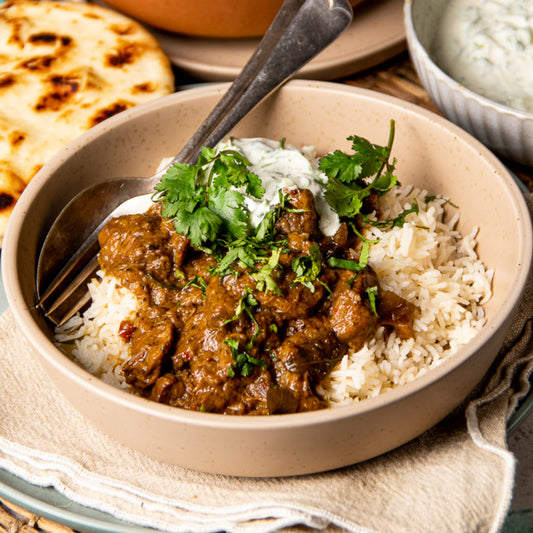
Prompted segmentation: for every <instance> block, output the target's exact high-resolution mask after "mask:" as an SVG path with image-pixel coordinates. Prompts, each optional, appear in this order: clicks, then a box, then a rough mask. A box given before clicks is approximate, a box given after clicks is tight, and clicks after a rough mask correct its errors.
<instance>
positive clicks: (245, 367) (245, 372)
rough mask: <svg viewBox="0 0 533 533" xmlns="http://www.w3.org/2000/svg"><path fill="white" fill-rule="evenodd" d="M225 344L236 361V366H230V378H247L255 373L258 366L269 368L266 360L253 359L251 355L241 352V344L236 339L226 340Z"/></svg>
mask: <svg viewBox="0 0 533 533" xmlns="http://www.w3.org/2000/svg"><path fill="white" fill-rule="evenodd" d="M224 342H225V343H226V344H227V345H228V346H229V348H230V350H231V355H232V357H233V359H234V360H235V364H234V365H232V366H230V368H229V370H228V376H229V377H231V378H233V377H235V376H237V375H240V376H243V377H246V376H249V375H250V374H251V373H252V372H253V371H254V368H255V367H256V366H261V367H263V368H266V367H267V362H266V361H265V360H264V359H259V358H257V357H253V356H251V355H250V354H249V353H247V352H245V351H241V350H239V342H238V341H237V340H236V339H224Z"/></svg>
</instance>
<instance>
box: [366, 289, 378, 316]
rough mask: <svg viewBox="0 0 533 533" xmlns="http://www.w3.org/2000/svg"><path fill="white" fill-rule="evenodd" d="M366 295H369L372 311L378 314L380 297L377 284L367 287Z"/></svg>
mask: <svg viewBox="0 0 533 533" xmlns="http://www.w3.org/2000/svg"><path fill="white" fill-rule="evenodd" d="M365 292H366V295H367V296H368V301H369V303H370V308H371V309H372V312H373V313H374V314H375V315H376V316H378V309H377V298H378V287H377V285H373V286H372V287H368V288H367V289H365Z"/></svg>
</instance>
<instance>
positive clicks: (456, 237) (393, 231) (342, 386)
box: [56, 187, 493, 406]
mask: <svg viewBox="0 0 533 533" xmlns="http://www.w3.org/2000/svg"><path fill="white" fill-rule="evenodd" d="M426 196H427V193H426V191H423V190H418V189H413V188H411V187H409V188H406V189H398V190H396V191H391V192H390V193H388V194H387V195H385V196H384V197H383V198H382V199H381V209H382V219H394V218H395V217H397V216H398V215H399V214H400V213H402V212H403V211H404V210H405V209H409V208H410V207H411V205H412V203H413V201H414V200H415V199H416V201H417V202H418V206H419V212H418V213H410V214H408V215H407V217H406V219H405V224H404V225H403V226H401V227H393V228H388V229H380V228H378V227H374V226H370V227H369V228H368V229H366V230H365V237H366V238H367V239H369V240H377V241H378V242H377V243H375V244H372V245H371V248H370V261H369V262H370V265H371V267H372V268H373V269H374V270H375V272H376V274H377V276H378V279H379V281H380V284H381V285H382V287H383V288H385V289H388V290H391V291H393V292H395V293H396V294H398V295H400V296H402V297H403V298H405V299H406V300H408V301H409V302H411V303H412V304H414V305H415V317H414V324H413V327H414V332H415V335H414V337H413V338H410V339H406V340H405V339H400V338H399V337H397V336H396V334H395V333H394V332H393V333H388V332H386V331H385V328H383V327H380V328H379V329H378V331H377V332H376V334H375V336H374V337H373V338H372V339H371V340H369V341H368V342H367V343H366V344H365V346H364V347H363V348H362V349H361V350H359V351H358V352H356V353H350V354H347V355H345V356H344V357H343V358H342V360H341V361H340V362H339V363H338V364H337V365H336V367H335V368H334V369H333V371H332V372H331V374H330V375H329V377H328V378H327V380H325V381H324V382H323V383H322V386H321V390H320V391H319V392H320V393H321V394H322V395H323V396H324V398H325V399H327V400H328V401H329V402H330V405H332V406H335V405H342V404H346V403H350V402H354V401H360V400H363V399H365V398H370V397H374V396H377V395H379V394H382V393H384V392H386V391H388V390H391V389H393V388H395V387H397V386H399V385H402V384H405V383H408V382H410V381H412V380H413V379H416V378H417V377H418V376H420V375H422V374H424V373H426V372H427V371H428V370H430V369H431V368H434V367H436V366H438V365H439V364H440V363H441V362H442V361H444V360H445V359H447V358H449V357H451V356H453V355H454V354H455V353H456V351H457V349H458V348H459V347H460V346H462V345H464V344H466V343H468V342H469V341H470V340H471V339H472V338H473V337H474V336H475V335H476V333H477V332H478V331H479V330H480V329H481V328H482V327H483V325H484V323H485V316H484V312H483V308H482V307H481V306H482V305H483V304H484V303H485V302H486V301H487V300H488V299H489V298H490V296H491V284H492V277H493V271H492V270H488V271H487V270H486V269H485V267H484V265H483V263H482V262H481V260H480V259H479V258H478V257H477V254H476V252H475V248H476V240H475V239H476V235H477V231H478V230H477V229H474V230H473V231H472V232H471V233H470V234H469V235H467V236H462V235H461V234H460V233H459V232H458V231H456V229H455V227H456V225H457V222H458V219H459V213H458V212H457V213H455V214H454V216H453V217H452V218H451V219H450V220H449V221H446V218H445V206H446V203H447V201H446V200H444V199H436V200H432V201H431V202H429V203H427V205H426ZM90 292H91V297H92V304H91V306H90V308H89V309H88V310H87V311H86V312H85V313H84V314H83V316H82V317H80V316H76V317H74V318H73V319H71V320H70V321H69V322H68V323H67V324H65V325H64V326H63V327H61V328H59V329H58V330H57V336H56V340H57V342H58V343H60V344H61V345H62V346H63V347H64V346H65V343H67V344H69V345H70V346H71V349H70V350H69V351H70V353H71V354H72V356H73V358H74V359H75V360H76V361H77V362H78V363H79V364H80V365H81V366H82V367H83V368H85V369H86V370H88V371H89V372H91V373H92V374H94V375H96V376H98V377H100V378H102V379H103V380H105V381H107V382H108V383H112V384H114V385H116V386H119V387H125V388H127V385H126V383H125V381H124V377H123V375H122V372H121V365H122V363H123V362H124V361H125V360H127V358H128V356H129V354H128V345H127V344H126V343H125V341H124V340H123V339H122V338H121V337H120V335H119V327H120V324H121V322H122V321H123V320H127V319H130V318H131V317H132V316H133V315H134V314H135V312H136V309H137V301H136V299H135V297H134V296H133V295H132V294H131V293H130V292H129V291H128V290H126V289H124V288H122V287H120V286H118V285H117V284H116V282H115V280H114V279H113V278H111V277H109V276H105V275H104V274H103V273H99V279H95V280H93V281H92V282H91V284H90Z"/></svg>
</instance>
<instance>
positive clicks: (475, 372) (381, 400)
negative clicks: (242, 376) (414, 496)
mask: <svg viewBox="0 0 533 533" xmlns="http://www.w3.org/2000/svg"><path fill="white" fill-rule="evenodd" d="M226 89H227V84H210V85H208V86H204V87H201V88H198V89H191V90H189V91H183V92H180V93H175V94H172V95H169V96H166V97H163V98H160V99H159V100H156V101H154V102H151V103H148V104H143V105H141V106H138V107H135V108H133V109H131V110H127V111H124V112H123V113H120V114H118V115H116V116H114V117H112V118H110V119H108V120H106V121H104V122H103V123H102V124H100V125H98V126H96V127H94V128H93V129H91V130H90V131H88V132H87V133H85V134H84V135H82V136H81V137H79V138H78V139H76V140H75V141H73V142H72V143H71V144H69V145H68V146H67V147H65V148H64V149H63V150H62V151H61V152H59V153H58V154H57V156H55V157H54V158H53V159H52V160H51V161H49V162H48V163H47V164H46V165H45V166H44V167H43V168H42V169H41V171H40V172H39V173H38V174H37V176H36V177H35V178H34V179H33V180H32V181H31V183H30V185H29V186H28V188H27V189H26V190H25V191H24V193H23V195H22V196H21V198H20V200H19V202H18V203H17V205H16V207H15V210H14V212H13V216H12V217H11V219H10V223H9V226H8V230H7V235H6V239H5V241H4V249H3V250H2V275H3V279H4V283H5V289H6V293H7V298H8V301H9V305H10V307H11V309H12V311H13V313H14V316H15V318H16V320H17V322H18V324H19V325H20V327H21V329H22V331H23V332H24V334H25V335H26V337H27V338H28V340H29V342H30V343H31V346H32V348H33V350H34V352H35V355H36V357H37V358H38V360H39V361H40V362H41V364H42V366H43V368H44V369H45V370H46V372H47V373H48V374H49V376H50V378H51V379H52V381H53V382H54V383H55V384H56V386H57V387H58V389H59V390H60V391H61V392H62V393H63V394H64V395H65V396H66V398H67V399H68V400H70V402H71V403H72V404H73V405H74V406H75V407H76V408H77V409H78V410H79V411H80V412H81V413H82V414H83V415H84V416H86V417H87V419H88V420H90V421H91V422H93V423H94V425H95V426H96V427H99V428H100V429H101V430H103V431H104V432H105V433H107V434H108V435H110V436H111V437H113V438H115V439H116V440H118V441H121V442H122V443H124V444H126V445H128V446H130V447H132V448H134V449H137V450H140V451H142V452H144V453H146V454H147V455H150V456H152V457H154V458H156V459H159V460H162V461H165V462H169V463H176V464H180V465H182V466H185V467H189V468H193V469H198V470H204V471H209V472H216V473H225V474H237V475H244V476H283V475H297V474H305V473H310V472H318V471H322V470H327V469H332V468H337V467H342V466H346V465H349V464H353V463H356V462H359V461H363V460H365V459H368V458H370V457H374V456H377V455H379V454H382V453H385V452H387V451H389V450H391V449H393V448H395V447H397V446H400V445H401V444H403V443H405V442H407V441H409V440H410V439H413V438H414V437H416V436H418V435H420V434H421V433H422V432H424V431H425V430H427V429H428V428H430V427H432V426H433V425H434V424H436V423H437V422H439V421H440V420H441V419H442V418H444V417H445V416H446V415H447V414H448V413H450V412H451V411H452V410H453V409H454V408H455V407H456V406H457V405H459V404H460V403H461V402H462V401H463V400H464V399H465V397H466V396H467V395H468V394H469V393H470V391H472V390H473V388H474V387H475V386H476V384H478V383H479V381H480V380H481V379H482V378H483V376H484V375H485V373H486V372H487V370H488V369H489V367H490V365H491V363H492V362H493V361H494V359H495V357H496V355H497V353H498V350H499V348H500V347H501V345H502V342H503V338H504V335H505V333H506V331H507V328H508V326H509V324H510V320H511V318H512V313H513V310H514V309H515V307H516V305H517V304H518V302H519V300H520V297H521V294H522V292H523V287H524V284H525V281H526V278H527V274H528V272H529V268H530V265H531V261H532V240H533V238H532V229H531V218H530V216H529V212H528V210H527V206H526V203H525V200H524V197H523V195H522V193H521V192H520V190H519V188H518V186H517V185H516V183H515V181H514V180H513V178H512V176H511V175H510V174H509V172H508V171H507V170H506V169H505V167H504V166H503V165H502V163H501V162H500V161H499V160H498V159H497V158H496V157H495V156H494V155H493V154H492V153H491V152H490V151H489V150H487V149H486V148H485V147H484V146H483V145H482V144H481V143H479V142H478V141H476V140H475V139H474V138H473V137H471V136H470V135H468V134H467V133H465V132H464V131H463V130H461V129H460V128H458V127H456V126H454V125H453V124H451V123H450V122H448V121H446V120H445V119H443V118H441V117H439V116H437V115H435V114H432V113H430V112H428V111H426V110H424V109H422V108H420V107H417V106H414V105H412V104H409V103H407V102H404V101H401V100H398V99H395V98H392V97H389V96H385V95H381V94H378V93H374V92H371V91H367V90H363V89H357V88H354V87H348V86H345V85H340V84H336V83H329V82H320V81H318V82H317V81H304V80H296V81H292V82H290V83H288V84H287V85H285V86H284V87H283V88H282V89H281V90H280V91H279V92H278V93H276V94H275V95H273V97H271V98H269V99H267V100H266V101H264V102H263V103H262V104H261V105H260V106H259V107H258V108H257V109H256V110H255V111H254V112H252V113H251V114H250V115H249V116H248V117H246V119H245V120H243V122H242V123H241V124H240V125H239V126H238V127H237V128H236V129H235V130H234V131H233V134H234V135H237V136H241V137H251V136H264V137H270V138H273V139H281V138H282V137H285V138H286V139H287V142H289V143H293V144H296V145H300V146H305V145H315V146H316V148H317V150H318V152H319V153H325V152H327V151H330V150H332V149H335V148H339V149H348V148H349V143H348V142H347V141H346V137H348V136H349V135H353V134H357V135H361V136H364V137H367V138H368V139H370V140H371V141H372V142H375V143H378V144H379V143H381V144H383V143H385V142H386V141H387V138H388V133H389V122H390V120H391V119H395V121H396V137H395V143H394V155H395V157H396V158H397V159H398V167H397V170H398V176H399V179H400V181H401V182H402V184H404V185H407V184H410V183H411V184H414V185H417V186H419V187H424V188H426V189H427V190H428V192H429V194H440V195H442V196H444V197H446V198H450V199H452V200H453V201H454V202H456V203H457V204H459V205H460V206H461V209H462V215H461V220H460V223H459V228H458V229H459V230H461V231H463V232H465V233H467V234H468V233H470V231H471V230H472V228H473V227H475V226H479V227H480V232H479V235H478V242H479V245H478V253H479V255H480V256H481V258H482V259H483V260H484V261H485V263H486V265H487V266H490V267H492V268H494V269H495V272H496V273H495V278H494V286H493V297H492V299H491V300H490V301H489V302H488V304H487V305H486V308H485V309H486V312H487V317H488V322H487V324H486V326H485V327H484V329H483V330H482V331H481V332H480V333H479V334H478V335H477V336H476V337H475V338H474V339H473V340H472V341H471V342H470V343H469V344H468V345H467V346H465V347H463V348H461V349H460V350H459V351H458V353H457V354H456V355H455V356H454V357H451V358H450V359H448V360H446V361H445V362H443V363H442V364H441V365H440V366H439V367H437V368H435V369H433V370H431V371H430V372H428V373H427V374H426V375H424V376H422V377H420V378H418V379H417V380H415V381H413V382H411V383H409V384H407V385H403V386H401V387H398V388H396V389H395V390H392V391H390V392H387V393H386V394H383V395H382V396H380V397H377V398H372V399H369V400H365V401H363V402H360V403H359V404H354V405H350V406H345V407H338V408H335V409H328V410H322V411H316V412H311V413H297V414H288V415H274V416H270V417H259V416H256V417H238V416H224V415H216V414H210V413H199V412H192V411H186V410H182V409H177V408H173V407H170V406H167V405H161V404H157V403H155V402H150V401H148V400H145V399H142V398H139V397H136V396H133V395H131V394H129V393H127V392H125V391H121V390H117V389H114V388H113V387H111V386H110V385H108V384H106V383H104V382H102V381H100V380H98V379H95V378H93V377H92V376H91V375H89V374H88V373H87V372H85V371H84V370H82V369H81V368H80V367H79V366H77V365H76V364H75V363H73V362H72V361H70V360H69V359H68V358H67V357H66V356H65V355H64V354H63V353H62V352H60V351H59V350H58V349H57V348H56V347H55V346H54V344H53V343H52V341H51V336H52V332H51V328H50V325H49V324H47V323H46V321H45V320H44V318H43V317H42V315H41V314H40V313H39V312H38V311H37V310H36V309H35V300H34V298H35V281H34V274H35V262H36V257H37V250H38V249H39V248H40V243H41V242H42V239H43V237H44V235H45V232H46V230H47V228H48V225H49V224H50V223H51V222H52V221H53V219H54V218H55V217H56V216H57V214H58V212H59V210H60V209H61V208H62V206H63V205H64V204H65V203H66V202H67V201H68V200H69V199H70V198H71V197H72V196H73V195H74V194H75V193H76V192H77V191H79V190H81V189H83V188H85V187H87V186H88V185H90V184H91V183H95V182H98V181H100V180H103V179H105V178H106V177H113V176H134V175H137V176H149V175H151V174H152V173H153V172H154V170H155V169H156V168H157V166H158V164H159V162H160V161H161V159H162V158H164V157H168V156H170V155H174V154H175V153H177V152H178V151H179V149H180V148H181V147H182V145H183V144H184V142H185V141H186V139H187V138H188V137H189V136H190V135H191V134H192V132H193V131H194V130H195V129H196V127H197V125H198V123H199V122H200V121H201V119H202V118H203V117H204V116H205V115H206V114H207V113H208V111H209V110H210V109H212V107H213V106H214V105H215V103H216V102H217V101H218V100H219V98H220V96H221V94H222V93H223V91H225V90H226ZM72 176H76V180H73V179H72ZM161 435H165V438H164V439H161ZM227 450H232V453H228V452H227Z"/></svg>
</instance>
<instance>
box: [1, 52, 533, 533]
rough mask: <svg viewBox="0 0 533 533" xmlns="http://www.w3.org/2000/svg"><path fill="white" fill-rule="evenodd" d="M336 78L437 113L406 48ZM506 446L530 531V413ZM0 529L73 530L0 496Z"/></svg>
mask: <svg viewBox="0 0 533 533" xmlns="http://www.w3.org/2000/svg"><path fill="white" fill-rule="evenodd" d="M176 78H177V79H176V81H177V84H179V83H181V81H182V80H181V79H180V73H179V72H176ZM184 81H186V82H191V81H194V80H190V79H189V80H184ZM335 81H337V82H339V83H344V84H347V85H352V86H357V87H363V88H366V89H370V90H374V91H378V92H382V93H386V94H389V95H392V96H396V97H398V98H402V99H404V100H407V101H409V102H412V103H414V104H416V105H419V106H421V107H424V108H426V109H429V110H431V111H433V112H435V113H438V114H440V112H439V110H438V109H437V107H436V106H435V105H434V104H433V102H432V101H431V100H430V98H429V96H428V94H427V93H426V91H425V90H424V88H423V87H422V86H421V84H420V81H419V79H418V76H417V75H416V73H415V71H414V69H413V66H412V64H411V61H410V59H409V56H408V54H407V52H403V53H401V54H400V55H398V56H396V57H394V58H393V59H390V60H388V61H387V62H385V63H382V64H380V65H378V66H377V67H374V68H372V69H370V70H367V71H365V72H361V73H358V74H354V75H353V76H349V77H346V78H343V79H341V80H335ZM504 163H505V164H506V165H507V166H508V168H509V169H510V170H511V171H512V172H514V173H515V174H516V176H518V177H519V178H520V180H521V181H522V182H523V183H524V184H525V185H526V187H527V188H528V190H530V191H532V192H533V168H528V167H524V166H521V165H518V164H515V163H513V162H510V161H504ZM509 448H510V449H511V450H512V451H513V453H514V454H515V457H516V459H517V475H516V484H515V489H514V497H513V503H512V509H511V514H510V516H509V519H508V521H507V523H506V524H505V526H504V529H503V532H504V533H525V532H527V531H529V532H531V531H533V475H532V474H533V453H531V450H532V449H533V415H532V416H529V417H527V418H526V419H525V421H524V422H523V423H522V424H521V425H520V426H519V427H518V428H517V429H516V430H515V431H514V432H513V434H512V435H511V436H510V438H509ZM3 528H5V529H3ZM2 531H6V532H7V531H9V532H12V531H13V532H18V531H20V532H25V533H43V532H45V533H73V530H72V529H70V528H69V527H66V526H63V525H60V524H56V523H54V522H51V521H50V520H47V519H45V518H42V517H38V516H35V515H33V514H32V513H30V512H28V511H26V510H25V509H21V508H20V507H18V506H16V505H14V504H12V503H10V502H8V501H6V500H0V532H2Z"/></svg>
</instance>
